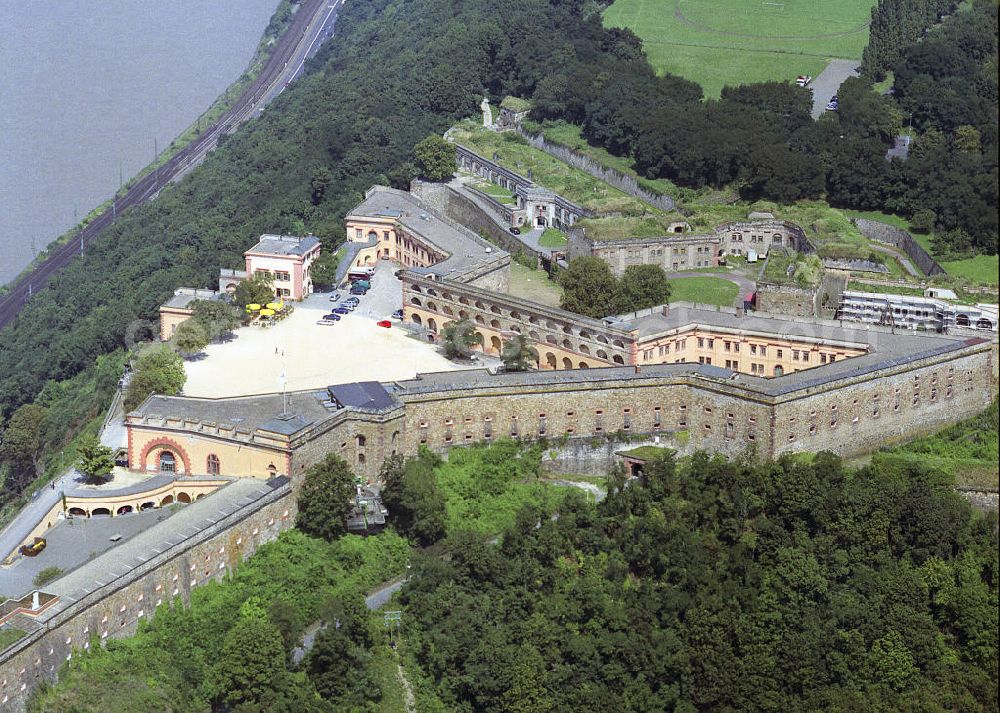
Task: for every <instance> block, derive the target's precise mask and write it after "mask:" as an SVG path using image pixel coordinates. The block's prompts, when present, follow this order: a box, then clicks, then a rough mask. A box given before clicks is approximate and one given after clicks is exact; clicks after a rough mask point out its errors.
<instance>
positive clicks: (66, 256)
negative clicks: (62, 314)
mask: <svg viewBox="0 0 1000 713" xmlns="http://www.w3.org/2000/svg"><path fill="white" fill-rule="evenodd" d="M343 3H344V0H333V1H330V0H304V2H303V3H302V5H301V6H300V9H299V11H298V12H297V13H296V14H295V17H294V19H293V20H292V23H291V25H290V26H289V27H288V29H287V30H286V31H285V32H284V34H283V35H282V36H281V39H280V40H278V43H277V44H276V46H275V48H274V52H272V54H271V56H270V58H269V59H268V61H267V64H266V65H265V66H264V69H263V70H261V72H260V74H259V75H258V76H257V78H256V79H255V80H254V82H253V83H252V84H251V85H250V86H249V87H247V89H246V90H245V91H244V92H243V94H242V95H241V96H240V98H239V99H237V100H236V103H235V104H234V105H233V106H232V107H231V108H230V109H229V110H228V111H227V112H226V113H225V114H223V115H222V116H221V117H219V119H218V120H217V121H216V122H215V123H214V124H213V125H212V126H211V127H209V128H208V129H207V130H206V131H205V132H204V133H203V134H201V136H199V137H198V138H197V139H195V140H194V141H192V142H191V143H190V144H188V145H187V146H185V147H184V148H183V149H181V150H180V151H179V152H178V153H177V154H176V155H175V156H173V158H171V159H170V160H169V161H167V162H166V163H165V164H163V165H162V166H160V167H159V168H158V169H157V170H155V171H152V172H150V173H148V174H147V175H145V176H143V177H142V178H140V179H139V180H137V181H136V182H135V183H134V184H133V185H132V187H131V188H129V189H128V191H127V192H126V193H125V194H124V195H123V196H121V197H116V198H115V200H114V202H113V203H112V205H110V206H109V207H108V208H107V209H106V210H104V211H103V212H102V213H100V214H98V215H97V216H96V217H95V218H94V219H93V220H92V221H91V222H90V223H88V224H87V225H86V226H84V227H83V228H82V229H80V230H79V231H77V232H76V233H75V234H74V235H73V237H72V238H70V239H69V241H68V242H66V243H64V244H62V245H59V246H57V247H55V248H53V250H52V253H51V254H50V255H49V256H48V257H47V258H46V259H45V260H44V261H43V262H41V263H40V264H39V265H37V266H36V267H35V268H34V269H33V270H31V271H30V272H27V273H25V274H24V275H22V276H21V277H20V278H19V279H17V280H16V281H15V282H13V283H12V284H11V285H10V291H9V292H8V293H7V294H6V295H4V297H3V298H2V299H0V328H3V327H5V326H6V325H8V324H10V323H11V322H12V321H13V320H14V319H15V318H16V317H17V315H18V313H19V312H20V311H21V308H22V307H23V306H24V305H25V304H26V303H27V301H28V300H29V299H30V298H31V296H32V295H33V294H34V293H35V292H37V291H38V290H39V289H41V288H42V287H43V286H44V285H45V283H46V282H48V280H49V278H50V277H52V275H53V274H55V273H56V272H57V271H59V270H60V269H62V268H63V267H65V266H66V265H67V264H69V262H70V261H71V260H72V259H73V258H74V257H76V256H77V255H79V254H80V253H81V252H82V251H84V250H86V246H87V244H88V243H89V242H90V241H92V240H93V239H94V238H96V237H97V236H98V235H100V234H101V233H102V232H103V231H104V230H105V229H106V228H107V227H108V226H109V225H111V224H112V223H113V222H114V221H115V220H116V219H117V216H118V215H120V214H122V213H124V212H125V211H126V210H128V209H129V208H133V207H135V206H137V205H142V204H144V203H147V202H149V201H151V200H152V199H153V198H155V197H156V195H157V194H158V193H159V192H160V190H162V189H163V187H164V186H166V185H167V184H168V183H170V182H171V181H175V180H177V179H179V178H181V177H183V176H184V175H185V174H187V173H188V172H189V171H190V170H191V169H192V168H194V167H195V166H197V165H198V164H199V163H201V162H202V161H203V160H204V159H205V156H206V155H208V153H209V152H210V151H212V150H213V149H214V148H215V147H216V146H217V145H218V142H219V139H220V138H221V137H222V136H224V135H226V134H230V133H232V132H233V131H235V130H236V129H237V127H239V125H240V124H242V123H244V122H245V121H247V120H249V119H251V118H252V117H254V116H256V115H257V114H258V113H259V112H260V110H261V109H263V107H264V106H265V105H266V104H267V103H268V102H270V101H271V100H272V99H274V97H276V96H278V94H280V93H281V91H282V90H283V89H284V88H285V86H286V85H287V84H288V83H290V82H292V81H294V80H295V79H296V78H297V77H298V76H299V74H300V73H301V72H302V69H303V67H304V65H305V61H306V59H308V57H310V56H311V55H312V53H313V52H315V50H316V49H317V48H318V47H319V45H321V44H322V42H323V40H324V39H326V38H327V37H329V36H330V35H331V34H332V32H333V25H334V23H335V22H336V20H337V9H338V8H339V7H341V6H342V5H343Z"/></svg>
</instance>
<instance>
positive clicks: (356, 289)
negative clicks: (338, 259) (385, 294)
mask: <svg viewBox="0 0 1000 713" xmlns="http://www.w3.org/2000/svg"><path fill="white" fill-rule="evenodd" d="M367 292H368V288H367V287H361V286H359V285H355V286H354V287H352V288H351V294H352V295H363V294H366V293H367Z"/></svg>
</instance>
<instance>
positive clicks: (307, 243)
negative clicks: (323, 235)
mask: <svg viewBox="0 0 1000 713" xmlns="http://www.w3.org/2000/svg"><path fill="white" fill-rule="evenodd" d="M317 245H319V238H316V237H315V236H312V235H307V236H306V237H304V238H301V237H298V236H296V235H261V236H260V240H258V241H257V244H256V245H254V246H253V247H252V248H250V249H249V250H248V251H247V252H251V253H263V254H265V255H305V254H306V253H307V252H309V251H310V250H312V249H313V248H314V247H316V246H317Z"/></svg>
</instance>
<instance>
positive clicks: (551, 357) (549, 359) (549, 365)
mask: <svg viewBox="0 0 1000 713" xmlns="http://www.w3.org/2000/svg"><path fill="white" fill-rule="evenodd" d="M545 368H546V369H556V368H558V364H557V362H556V355H555V354H553V353H552V352H545Z"/></svg>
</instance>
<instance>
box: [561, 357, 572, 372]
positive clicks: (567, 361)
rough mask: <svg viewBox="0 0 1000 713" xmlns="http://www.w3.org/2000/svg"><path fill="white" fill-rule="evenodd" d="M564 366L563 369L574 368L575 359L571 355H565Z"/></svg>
mask: <svg viewBox="0 0 1000 713" xmlns="http://www.w3.org/2000/svg"><path fill="white" fill-rule="evenodd" d="M562 366H563V369H572V368H573V360H572V359H570V358H569V357H563V360H562Z"/></svg>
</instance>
